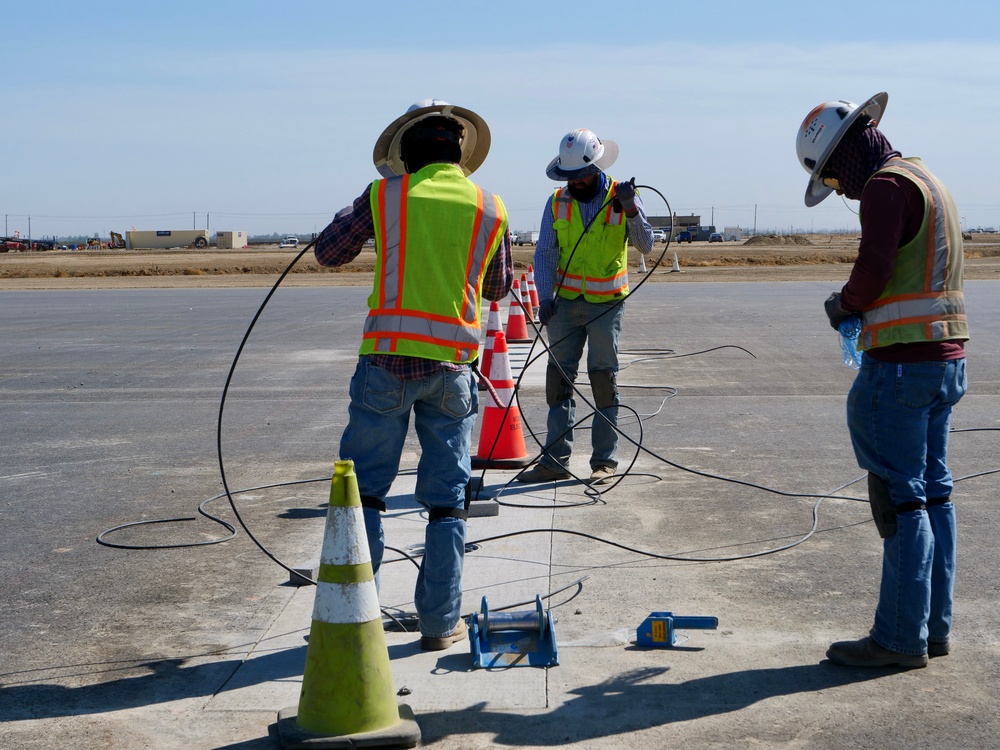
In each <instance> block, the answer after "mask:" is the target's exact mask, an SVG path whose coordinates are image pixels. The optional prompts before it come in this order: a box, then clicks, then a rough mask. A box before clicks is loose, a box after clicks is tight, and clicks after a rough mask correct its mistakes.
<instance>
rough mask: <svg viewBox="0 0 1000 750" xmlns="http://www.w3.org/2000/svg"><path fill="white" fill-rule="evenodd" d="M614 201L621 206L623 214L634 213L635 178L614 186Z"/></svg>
mask: <svg viewBox="0 0 1000 750" xmlns="http://www.w3.org/2000/svg"><path fill="white" fill-rule="evenodd" d="M615 200H616V201H618V202H619V203H620V204H621V207H622V210H623V211H624V212H625V213H627V214H630V213H633V212H634V211H635V177H633V178H632V179H630V180H628V181H627V182H619V183H618V184H617V185H615Z"/></svg>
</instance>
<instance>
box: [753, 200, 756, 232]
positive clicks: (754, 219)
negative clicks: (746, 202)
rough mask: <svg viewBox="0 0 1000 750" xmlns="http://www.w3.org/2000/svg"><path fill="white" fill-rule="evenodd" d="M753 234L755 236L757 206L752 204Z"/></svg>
mask: <svg viewBox="0 0 1000 750" xmlns="http://www.w3.org/2000/svg"><path fill="white" fill-rule="evenodd" d="M753 234H754V237H756V236H757V204H756V203H754V204H753Z"/></svg>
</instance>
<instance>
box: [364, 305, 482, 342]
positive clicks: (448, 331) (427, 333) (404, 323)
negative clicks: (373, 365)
mask: <svg viewBox="0 0 1000 750" xmlns="http://www.w3.org/2000/svg"><path fill="white" fill-rule="evenodd" d="M365 333H374V334H379V333H388V334H400V337H401V338H408V339H416V340H421V341H427V340H430V339H433V342H432V343H439V344H447V345H448V346H451V345H453V344H462V343H473V344H475V345H476V346H478V345H479V335H478V329H477V328H475V327H470V326H464V325H460V324H457V323H445V322H443V321H440V320H431V319H429V318H425V317H418V314H414V313H411V314H406V313H405V312H398V313H395V314H380V315H369V316H368V320H367V321H366V322H365ZM386 351H388V350H386Z"/></svg>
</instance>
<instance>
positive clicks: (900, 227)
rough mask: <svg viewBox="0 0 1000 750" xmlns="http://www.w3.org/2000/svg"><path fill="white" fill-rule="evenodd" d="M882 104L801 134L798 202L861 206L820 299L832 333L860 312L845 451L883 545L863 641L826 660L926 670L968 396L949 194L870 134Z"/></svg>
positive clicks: (956, 232)
mask: <svg viewBox="0 0 1000 750" xmlns="http://www.w3.org/2000/svg"><path fill="white" fill-rule="evenodd" d="M887 102H888V96H887V95H886V94H885V93H880V94H876V95H875V96H873V97H872V98H871V99H869V100H868V101H867V102H865V103H864V104H861V105H860V106H859V105H857V104H854V103H853V102H849V101H832V102H825V103H823V104H821V105H819V106H818V107H816V108H815V109H813V110H812V111H811V112H810V113H809V114H808V115H807V116H806V119H805V120H804V121H803V122H802V125H801V126H800V127H799V131H798V135H797V138H796V151H797V153H798V158H799V162H800V163H801V164H802V166H803V167H804V168H805V170H806V171H807V172H808V173H809V182H808V184H807V186H806V194H805V203H806V205H807V206H814V205H816V204H817V203H819V202H820V201H822V200H823V199H824V198H826V197H827V196H828V195H830V194H831V193H832V192H836V193H837V194H838V195H842V196H843V197H844V198H847V199H850V200H857V201H860V202H861V203H860V209H859V213H860V219H861V245H860V247H859V249H858V257H857V260H856V261H855V263H854V267H853V268H852V269H851V275H850V278H849V279H848V281H847V284H846V285H844V287H843V288H842V289H841V290H840V291H839V292H834V293H833V294H831V295H830V297H829V298H828V299H827V300H826V303H825V309H826V314H827V316H828V317H829V319H830V324H831V325H832V326H833V328H834V329H837V330H839V329H840V326H841V324H842V323H844V322H845V320H847V319H849V318H850V317H851V316H855V315H856V316H859V317H860V324H861V333H860V337H859V339H858V348H859V349H860V350H862V352H863V354H862V358H861V366H860V369H859V371H858V375H857V378H856V379H855V381H854V385H853V386H852V387H851V390H850V393H849V394H848V397H847V424H848V428H849V430H850V434H851V442H852V444H853V446H854V454H855V456H856V458H857V461H858V464H859V465H860V466H861V468H862V469H865V470H867V471H868V497H869V502H870V505H871V510H872V515H873V517H874V519H875V525H876V527H877V529H878V532H879V536H880V537H881V538H882V549H883V554H882V583H881V589H880V592H879V600H878V605H877V607H876V609H875V618H874V624H873V626H872V628H871V630H870V633H869V635H868V636H866V637H864V638H861V639H859V640H853V641H838V642H836V643H834V644H833V645H831V646H830V648H829V650H828V651H827V654H826V655H827V657H828V658H829V659H830V660H831V661H832V662H834V663H835V664H842V665H845V666H850V667H886V666H899V667H923V666H925V665H926V664H927V657H928V656H931V657H935V656H944V655H946V654H947V653H948V652H949V650H950V635H951V624H952V590H953V585H954V577H955V541H956V534H955V506H954V504H953V503H952V500H951V495H952V487H953V484H954V482H953V479H952V475H951V471H950V470H949V469H948V464H947V454H948V431H949V426H950V422H951V413H952V407H954V405H955V404H956V403H958V401H959V399H960V398H962V395H963V394H964V393H965V389H966V385H967V382H966V374H965V341H966V340H967V339H968V338H969V327H968V322H967V320H966V313H965V296H964V294H963V291H962V232H961V224H960V220H959V215H958V211H957V210H956V208H955V203H954V201H953V200H952V198H951V195H950V194H949V193H948V190H947V189H946V188H945V186H944V185H942V184H941V181H940V180H938V179H937V177H935V176H934V175H933V174H932V173H931V172H930V170H928V169H927V167H926V166H925V165H924V163H923V161H921V160H920V159H919V158H917V157H907V158H903V157H902V155H901V153H900V152H899V151H897V150H895V149H894V148H893V147H892V146H891V145H890V143H889V141H888V139H887V138H886V137H885V135H884V134H883V133H882V132H881V130H880V129H879V127H878V124H879V122H880V121H881V118H882V115H883V114H884V112H885V108H886V104H887Z"/></svg>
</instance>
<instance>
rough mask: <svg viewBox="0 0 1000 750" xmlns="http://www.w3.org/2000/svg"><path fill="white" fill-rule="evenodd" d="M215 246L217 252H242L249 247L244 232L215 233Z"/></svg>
mask: <svg viewBox="0 0 1000 750" xmlns="http://www.w3.org/2000/svg"><path fill="white" fill-rule="evenodd" d="M215 246H216V247H217V248H219V250H242V249H243V248H245V247H250V240H249V238H248V237H247V233H246V232H216V233H215Z"/></svg>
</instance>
